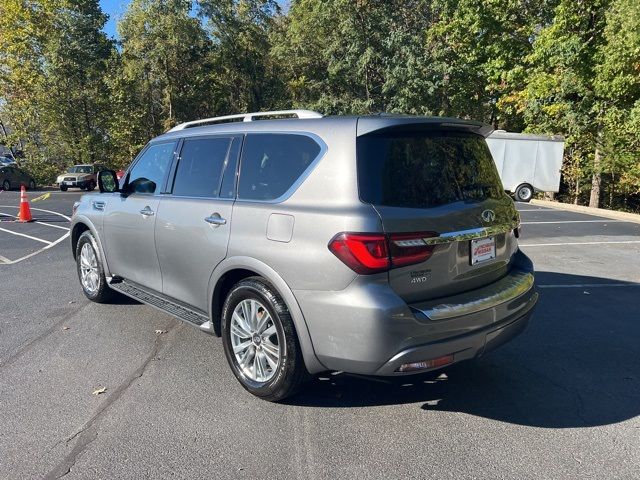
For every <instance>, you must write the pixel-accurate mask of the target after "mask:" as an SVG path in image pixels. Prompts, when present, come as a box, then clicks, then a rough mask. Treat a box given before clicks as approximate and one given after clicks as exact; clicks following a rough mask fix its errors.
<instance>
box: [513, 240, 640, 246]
mask: <svg viewBox="0 0 640 480" xmlns="http://www.w3.org/2000/svg"><path fill="white" fill-rule="evenodd" d="M626 243H640V240H621V241H611V242H564V243H522V244H520V246H521V247H559V246H563V245H609V244H626Z"/></svg>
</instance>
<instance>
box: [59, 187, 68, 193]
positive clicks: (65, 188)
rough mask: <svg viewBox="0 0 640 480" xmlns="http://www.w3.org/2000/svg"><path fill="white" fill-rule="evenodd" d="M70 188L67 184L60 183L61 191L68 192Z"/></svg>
mask: <svg viewBox="0 0 640 480" xmlns="http://www.w3.org/2000/svg"><path fill="white" fill-rule="evenodd" d="M68 189H69V187H67V186H66V185H60V191H61V192H66V191H67V190H68Z"/></svg>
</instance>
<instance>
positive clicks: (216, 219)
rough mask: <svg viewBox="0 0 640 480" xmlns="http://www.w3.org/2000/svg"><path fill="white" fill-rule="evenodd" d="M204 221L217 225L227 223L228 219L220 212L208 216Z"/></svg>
mask: <svg viewBox="0 0 640 480" xmlns="http://www.w3.org/2000/svg"><path fill="white" fill-rule="evenodd" d="M204 221H205V222H207V223H210V224H212V225H216V226H219V225H226V224H227V219H226V218H222V217H221V216H220V214H219V213H218V212H216V213H214V214H212V215H210V216H208V217H207V218H205V219H204Z"/></svg>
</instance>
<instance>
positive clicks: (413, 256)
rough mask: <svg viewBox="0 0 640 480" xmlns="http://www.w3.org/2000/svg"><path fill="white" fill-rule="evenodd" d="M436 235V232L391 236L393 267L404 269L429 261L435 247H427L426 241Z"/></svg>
mask: <svg viewBox="0 0 640 480" xmlns="http://www.w3.org/2000/svg"><path fill="white" fill-rule="evenodd" d="M436 235H437V233H434V232H418V233H392V234H391V235H390V236H389V252H390V254H391V265H392V267H404V266H406V265H413V264H414V263H422V262H425V261H427V260H429V257H431V254H432V253H433V249H434V247H435V246H434V245H427V242H426V241H425V240H424V239H425V238H429V237H435V236H436Z"/></svg>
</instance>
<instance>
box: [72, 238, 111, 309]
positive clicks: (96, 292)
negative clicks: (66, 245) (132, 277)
mask: <svg viewBox="0 0 640 480" xmlns="http://www.w3.org/2000/svg"><path fill="white" fill-rule="evenodd" d="M76 265H77V270H78V278H79V279H80V285H82V291H83V292H84V294H85V296H86V297H87V298H88V299H89V300H91V301H93V302H97V303H105V302H108V301H109V300H111V298H112V297H113V294H114V292H113V290H111V289H110V288H109V286H108V285H107V279H106V278H105V275H104V268H103V266H102V261H101V260H100V254H99V250H98V245H97V244H96V240H95V238H93V235H92V234H91V232H90V231H88V230H87V231H86V232H84V233H83V234H82V235H80V238H79V239H78V245H77V246H76Z"/></svg>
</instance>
